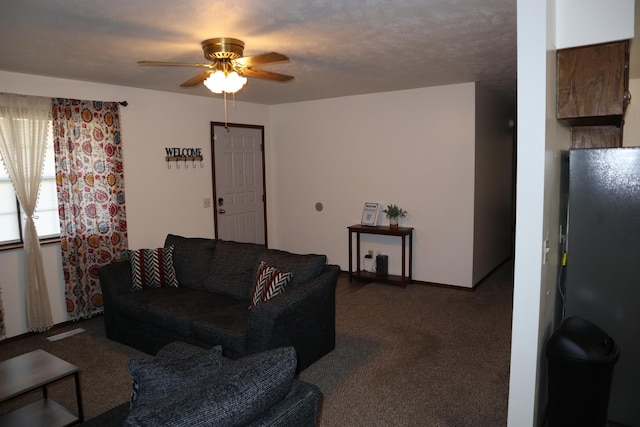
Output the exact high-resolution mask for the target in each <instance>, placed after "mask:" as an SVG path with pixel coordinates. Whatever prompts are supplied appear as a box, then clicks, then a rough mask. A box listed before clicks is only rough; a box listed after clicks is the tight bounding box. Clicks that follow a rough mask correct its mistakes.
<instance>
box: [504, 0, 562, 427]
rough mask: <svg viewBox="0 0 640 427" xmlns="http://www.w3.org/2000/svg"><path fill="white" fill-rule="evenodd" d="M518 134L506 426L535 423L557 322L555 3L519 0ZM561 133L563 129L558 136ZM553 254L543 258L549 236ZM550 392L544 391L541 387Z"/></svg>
mask: <svg viewBox="0 0 640 427" xmlns="http://www.w3.org/2000/svg"><path fill="white" fill-rule="evenodd" d="M517 9H518V12H517V13H518V21H517V23H518V137H517V141H518V143H517V147H518V148H517V151H518V161H517V187H516V192H517V199H516V250H515V275H514V285H515V286H514V298H513V326H512V343H511V376H510V385H509V415H508V425H509V426H513V427H520V426H537V425H540V423H541V421H542V419H541V416H540V412H541V409H542V408H543V407H544V404H540V399H539V398H540V396H539V394H540V393H539V392H540V388H541V384H542V383H543V380H541V377H544V375H545V374H546V372H545V371H544V370H543V369H540V364H541V363H542V358H543V357H544V355H543V353H542V340H543V337H544V335H545V334H546V330H547V329H549V325H550V324H551V323H552V321H553V317H552V316H551V319H550V318H549V311H551V312H554V311H555V293H553V292H552V291H551V290H550V288H551V289H553V285H554V282H553V281H550V280H549V278H550V276H551V272H552V271H553V270H554V269H555V268H556V266H557V257H558V253H557V248H556V244H555V243H552V242H557V239H556V236H557V235H558V234H557V230H555V229H554V228H557V221H558V215H559V210H556V212H555V213H554V212H553V200H554V199H555V198H559V185H558V186H557V187H555V188H554V185H555V184H556V179H557V176H558V175H559V169H560V163H559V160H558V158H557V156H558V148H559V147H558V148H556V147H555V145H556V144H558V143H556V142H555V141H556V140H557V139H561V140H563V141H566V142H565V144H566V146H567V147H568V146H569V133H568V130H567V129H564V130H563V128H562V127H561V125H559V124H558V122H557V121H556V120H555V111H556V110H555V106H554V105H553V102H552V100H555V51H554V48H553V43H554V42H555V40H554V39H555V37H554V28H555V7H554V5H553V1H546V2H531V1H527V0H518V7H517ZM558 133H562V135H557V134H558ZM547 239H549V248H550V249H551V252H550V253H549V256H548V261H547V262H545V257H544V241H545V240H547ZM543 395H544V393H543Z"/></svg>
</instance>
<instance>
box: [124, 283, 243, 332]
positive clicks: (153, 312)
mask: <svg viewBox="0 0 640 427" xmlns="http://www.w3.org/2000/svg"><path fill="white" fill-rule="evenodd" d="M138 293H141V294H151V295H150V296H148V297H147V295H145V297H147V298H142V296H141V297H139V298H134V299H136V300H137V301H144V304H143V305H139V306H138V308H139V309H140V312H139V313H137V314H136V319H137V320H138V321H140V322H146V323H150V324H153V325H156V326H159V327H161V328H163V329H165V330H167V331H172V332H175V333H177V334H180V335H181V336H184V337H189V336H191V333H192V324H193V321H194V319H196V318H197V316H199V315H202V314H207V313H218V312H221V311H222V312H224V310H225V309H226V308H228V307H230V306H238V307H243V308H244V309H245V310H246V303H244V302H241V301H238V300H236V299H233V298H229V297H227V296H224V295H218V294H213V293H211V292H207V291H196V290H193V289H187V288H181V287H180V288H166V289H152V290H149V291H145V292H138ZM129 295H130V296H131V297H133V296H134V295H135V296H136V297H137V296H138V295H136V293H133V294H129ZM151 297H153V298H151ZM205 342H207V341H205ZM212 344H221V343H218V342H215V341H214V342H213V343H212Z"/></svg>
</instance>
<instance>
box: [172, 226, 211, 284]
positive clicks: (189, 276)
mask: <svg viewBox="0 0 640 427" xmlns="http://www.w3.org/2000/svg"><path fill="white" fill-rule="evenodd" d="M164 246H165V247H169V246H173V247H174V249H173V266H174V268H175V271H176V277H177V279H178V283H179V284H180V286H184V287H186V288H190V289H200V290H201V289H204V282H205V280H206V278H207V277H209V274H210V273H211V266H212V265H213V254H214V251H215V248H216V240H215V239H205V238H201V237H182V236H176V235H174V234H168V235H167V238H166V239H165V242H164Z"/></svg>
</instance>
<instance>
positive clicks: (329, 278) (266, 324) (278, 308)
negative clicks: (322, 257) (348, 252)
mask: <svg viewBox="0 0 640 427" xmlns="http://www.w3.org/2000/svg"><path fill="white" fill-rule="evenodd" d="M339 274H340V267H339V266H337V265H326V266H325V267H324V268H323V270H322V272H321V273H320V274H319V275H317V276H316V277H314V278H312V279H310V280H309V281H307V282H306V283H304V284H301V285H298V286H296V287H295V288H293V289H290V290H288V291H286V292H285V293H283V294H281V295H278V296H277V297H275V298H272V299H270V300H268V301H264V302H262V303H261V304H260V305H258V306H257V307H256V308H254V309H253V310H252V311H251V314H250V315H249V328H248V332H247V341H246V342H247V346H248V347H247V353H257V352H260V351H265V350H267V349H271V348H277V347H284V346H293V347H294V348H295V349H296V352H297V355H298V371H301V370H303V369H305V368H306V367H307V366H309V365H311V364H312V363H313V362H315V361H316V360H318V359H319V358H320V357H322V356H323V355H325V354H327V353H328V352H329V351H331V350H333V349H334V348H335V307H336V304H335V290H336V283H337V281H338V275H339Z"/></svg>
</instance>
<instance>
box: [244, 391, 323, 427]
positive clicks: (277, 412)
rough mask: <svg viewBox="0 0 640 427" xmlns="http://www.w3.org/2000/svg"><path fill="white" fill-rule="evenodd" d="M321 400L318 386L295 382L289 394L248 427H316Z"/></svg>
mask: <svg viewBox="0 0 640 427" xmlns="http://www.w3.org/2000/svg"><path fill="white" fill-rule="evenodd" d="M321 400H322V392H321V391H320V389H319V388H318V387H317V386H316V385H314V384H311V383H308V382H304V381H299V380H294V381H293V384H292V385H291V390H290V391H289V394H287V396H286V397H285V398H284V399H283V400H282V401H281V402H280V403H278V404H277V405H275V406H273V407H271V408H270V409H269V410H268V411H267V412H265V413H264V414H262V415H261V416H260V418H258V419H257V420H254V421H253V422H252V423H251V424H249V425H248V426H247V427H264V426H277V427H316V426H317V424H318V412H319V410H320V401H321Z"/></svg>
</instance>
